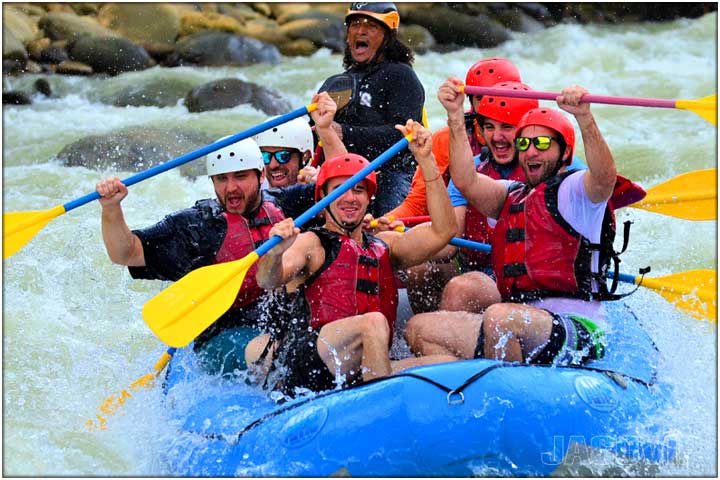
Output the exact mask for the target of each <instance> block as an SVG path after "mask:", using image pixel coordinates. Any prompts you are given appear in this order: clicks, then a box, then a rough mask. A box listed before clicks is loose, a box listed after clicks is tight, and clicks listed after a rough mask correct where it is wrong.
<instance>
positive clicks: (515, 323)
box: [483, 303, 553, 362]
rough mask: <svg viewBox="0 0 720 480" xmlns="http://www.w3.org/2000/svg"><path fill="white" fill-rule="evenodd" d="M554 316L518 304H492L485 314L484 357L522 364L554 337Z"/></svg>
mask: <svg viewBox="0 0 720 480" xmlns="http://www.w3.org/2000/svg"><path fill="white" fill-rule="evenodd" d="M552 321H553V318H552V316H551V315H550V314H549V313H548V312H547V311H545V310H542V309H539V308H535V307H530V306H528V305H521V304H517V303H499V304H495V305H491V306H490V307H488V309H487V310H486V311H485V314H484V315H483V323H485V348H484V356H485V357H486V358H494V359H498V360H505V361H508V362H522V361H524V360H525V359H526V358H527V356H528V355H529V354H530V352H532V351H533V350H535V349H536V348H538V347H540V346H542V345H543V344H544V343H545V342H547V340H548V339H549V338H550V332H551V330H552Z"/></svg>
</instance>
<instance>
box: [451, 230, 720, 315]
mask: <svg viewBox="0 0 720 480" xmlns="http://www.w3.org/2000/svg"><path fill="white" fill-rule="evenodd" d="M450 245H455V246H457V247H462V248H469V249H472V250H479V251H481V252H485V253H490V251H491V247H490V245H488V244H486V243H479V242H473V241H471V240H465V239H462V238H457V237H455V238H453V239H452V240H451V241H450ZM608 277H609V278H614V277H615V272H609V274H608ZM617 277H618V280H619V281H621V282H623V283H632V284H635V285H640V286H642V287H646V288H651V289H653V290H656V291H657V292H658V293H660V295H662V296H663V297H665V299H667V301H668V302H670V303H672V304H673V305H675V306H676V307H678V308H680V309H682V310H684V311H685V312H686V313H687V314H688V315H690V316H692V317H694V318H697V319H699V320H703V319H708V320H710V321H717V297H716V285H717V272H716V271H715V270H689V271H687V272H682V273H675V274H673V275H667V276H664V277H657V278H649V277H642V276H639V275H638V276H634V275H630V274H627V273H619V274H617Z"/></svg>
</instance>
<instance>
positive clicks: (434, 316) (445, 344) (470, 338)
mask: <svg viewBox="0 0 720 480" xmlns="http://www.w3.org/2000/svg"><path fill="white" fill-rule="evenodd" d="M481 323H482V315H478V314H475V313H468V312H442V311H441V312H430V313H421V314H419V315H415V316H414V317H412V318H411V319H410V320H408V324H407V328H406V330H405V338H406V340H407V342H408V345H409V346H410V349H411V350H412V351H413V352H414V353H415V354H416V355H451V356H454V357H457V358H462V359H469V358H473V357H474V356H475V347H476V344H477V337H478V333H479V332H480V324H481Z"/></svg>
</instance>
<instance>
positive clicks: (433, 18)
mask: <svg viewBox="0 0 720 480" xmlns="http://www.w3.org/2000/svg"><path fill="white" fill-rule="evenodd" d="M405 15H406V21H407V22H408V23H416V24H418V25H421V26H423V27H425V28H427V29H428V30H429V31H430V33H431V34H432V35H433V37H435V40H436V41H437V42H438V43H441V44H455V45H460V46H464V47H480V48H490V47H496V46H498V45H500V44H501V43H503V42H504V41H506V40H509V39H510V34H509V32H508V31H507V29H505V27H503V26H502V25H501V24H500V23H499V22H496V21H495V20H492V19H490V18H489V17H487V16H486V15H477V16H470V15H465V14H463V13H460V12H458V11H456V10H454V9H452V8H450V7H448V6H447V5H443V4H432V5H429V6H426V7H423V8H411V9H408V10H407V12H406V13H405Z"/></svg>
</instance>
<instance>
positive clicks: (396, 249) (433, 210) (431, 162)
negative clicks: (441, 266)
mask: <svg viewBox="0 0 720 480" xmlns="http://www.w3.org/2000/svg"><path fill="white" fill-rule="evenodd" d="M398 130H400V131H401V132H402V133H403V135H407V134H408V133H410V132H412V134H413V139H412V141H411V142H410V151H411V152H412V154H413V155H414V156H415V159H416V160H417V162H418V165H419V166H420V169H421V172H422V176H423V180H424V182H425V188H426V191H427V204H428V211H429V212H430V223H426V224H423V225H418V226H417V227H415V228H413V229H412V230H410V231H409V232H407V233H402V234H400V233H398V232H383V233H381V234H378V236H379V237H380V238H382V239H383V240H385V241H387V243H388V245H389V246H390V251H391V254H392V259H393V263H394V265H395V266H396V267H399V268H407V267H411V266H414V265H419V264H420V263H423V262H425V261H427V260H429V259H430V258H432V257H433V255H435V254H436V253H437V252H439V251H440V250H441V249H442V248H443V247H444V246H445V245H447V244H448V242H449V241H450V239H451V238H452V237H453V236H454V235H455V233H456V231H457V226H456V224H455V215H454V213H453V208H452V204H451V203H450V197H449V196H448V193H447V188H446V187H445V182H444V181H443V178H442V174H441V173H440V169H439V168H438V166H437V163H436V162H435V157H434V155H433V153H432V133H431V132H430V130H428V129H426V128H424V127H423V126H422V124H421V123H419V122H416V121H414V120H408V122H407V124H405V125H404V126H401V125H398Z"/></svg>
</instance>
